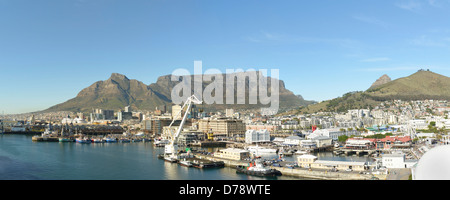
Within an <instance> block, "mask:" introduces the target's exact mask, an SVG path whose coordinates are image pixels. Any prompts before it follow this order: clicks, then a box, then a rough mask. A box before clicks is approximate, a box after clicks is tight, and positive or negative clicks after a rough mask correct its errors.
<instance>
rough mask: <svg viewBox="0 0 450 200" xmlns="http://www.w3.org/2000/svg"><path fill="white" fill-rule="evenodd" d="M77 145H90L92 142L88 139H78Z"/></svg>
mask: <svg viewBox="0 0 450 200" xmlns="http://www.w3.org/2000/svg"><path fill="white" fill-rule="evenodd" d="M75 141H76V142H77V143H82V144H90V143H91V140H90V139H88V138H77V139H76V140H75Z"/></svg>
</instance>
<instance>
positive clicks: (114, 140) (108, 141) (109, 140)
mask: <svg viewBox="0 0 450 200" xmlns="http://www.w3.org/2000/svg"><path fill="white" fill-rule="evenodd" d="M103 140H104V141H105V142H107V143H114V142H117V140H116V138H110V137H106V138H104V139H103Z"/></svg>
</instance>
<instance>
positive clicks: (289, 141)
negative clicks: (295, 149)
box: [283, 135, 303, 146]
mask: <svg viewBox="0 0 450 200" xmlns="http://www.w3.org/2000/svg"><path fill="white" fill-rule="evenodd" d="M302 140H303V139H302V138H301V137H298V136H296V135H293V136H289V137H287V138H284V143H283V144H284V145H289V146H300V144H301V141H302Z"/></svg>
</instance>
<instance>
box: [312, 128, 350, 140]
mask: <svg viewBox="0 0 450 200" xmlns="http://www.w3.org/2000/svg"><path fill="white" fill-rule="evenodd" d="M356 134H357V131H341V129H340V128H328V129H317V130H315V131H314V132H313V133H311V134H310V135H309V136H308V139H314V138H316V137H319V136H325V137H329V138H331V139H333V140H334V141H336V140H338V137H339V136H341V135H346V136H351V135H356Z"/></svg>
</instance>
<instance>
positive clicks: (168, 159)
mask: <svg viewBox="0 0 450 200" xmlns="http://www.w3.org/2000/svg"><path fill="white" fill-rule="evenodd" d="M164 161H166V162H171V163H176V162H178V159H177V158H176V157H173V156H172V155H165V156H164Z"/></svg>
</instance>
